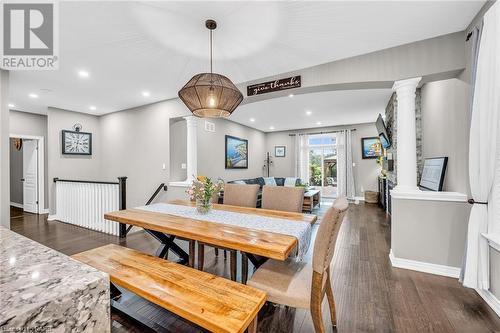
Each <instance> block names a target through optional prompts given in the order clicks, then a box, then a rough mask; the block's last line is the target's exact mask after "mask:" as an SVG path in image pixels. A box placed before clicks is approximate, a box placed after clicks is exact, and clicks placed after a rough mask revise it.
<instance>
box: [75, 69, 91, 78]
mask: <svg viewBox="0 0 500 333" xmlns="http://www.w3.org/2000/svg"><path fill="white" fill-rule="evenodd" d="M78 76H79V77H83V78H87V77H89V76H90V73H89V72H87V71H84V70H79V71H78Z"/></svg>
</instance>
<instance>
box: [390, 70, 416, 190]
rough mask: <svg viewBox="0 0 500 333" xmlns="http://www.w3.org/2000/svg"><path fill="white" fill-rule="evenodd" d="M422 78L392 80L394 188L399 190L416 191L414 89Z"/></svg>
mask: <svg viewBox="0 0 500 333" xmlns="http://www.w3.org/2000/svg"><path fill="white" fill-rule="evenodd" d="M421 79H422V78H421V77H416V78H412V79H407V80H401V81H396V82H394V86H393V87H392V90H394V91H395V92H396V96H397V101H398V105H397V150H396V154H397V156H396V158H397V182H398V184H397V185H396V187H395V188H394V190H396V191H401V192H414V191H418V190H419V189H418V187H417V132H416V128H415V96H416V95H415V91H416V89H417V85H418V83H419V82H420V80H421Z"/></svg>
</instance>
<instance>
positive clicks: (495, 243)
mask: <svg viewBox="0 0 500 333" xmlns="http://www.w3.org/2000/svg"><path fill="white" fill-rule="evenodd" d="M481 236H483V237H484V238H486V239H487V240H488V244H489V245H490V247H492V248H494V249H495V250H497V251H498V252H500V236H499V235H493V234H484V233H483V234H481Z"/></svg>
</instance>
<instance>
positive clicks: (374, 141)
mask: <svg viewBox="0 0 500 333" xmlns="http://www.w3.org/2000/svg"><path fill="white" fill-rule="evenodd" d="M361 154H362V157H363V159H367V158H377V157H379V156H382V144H381V143H380V139H379V138H378V137H376V136H374V137H370V138H362V139H361Z"/></svg>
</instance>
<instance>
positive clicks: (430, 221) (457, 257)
mask: <svg viewBox="0 0 500 333" xmlns="http://www.w3.org/2000/svg"><path fill="white" fill-rule="evenodd" d="M469 212H470V205H469V204H468V203H465V202H446V201H430V200H407V199H395V198H392V221H393V223H392V225H391V240H392V242H391V249H392V251H393V253H394V255H395V256H396V257H398V258H403V259H409V260H416V261H421V262H425V263H431V264H437V265H445V266H451V267H460V266H461V264H462V256H463V253H464V244H465V239H466V236H467V225H468V217H469Z"/></svg>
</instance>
